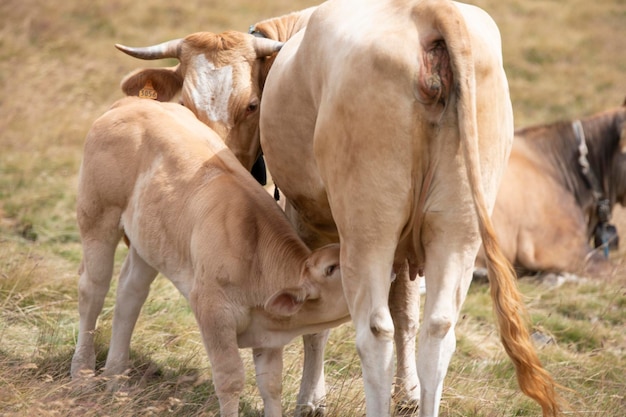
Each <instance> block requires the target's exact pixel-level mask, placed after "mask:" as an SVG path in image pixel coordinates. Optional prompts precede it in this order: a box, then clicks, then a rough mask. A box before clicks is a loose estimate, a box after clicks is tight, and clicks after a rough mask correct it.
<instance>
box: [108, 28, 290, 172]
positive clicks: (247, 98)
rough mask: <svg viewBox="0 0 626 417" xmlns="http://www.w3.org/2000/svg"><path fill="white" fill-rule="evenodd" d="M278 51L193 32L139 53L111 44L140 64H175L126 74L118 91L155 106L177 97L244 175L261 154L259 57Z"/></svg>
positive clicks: (266, 43)
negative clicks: (240, 166) (238, 163)
mask: <svg viewBox="0 0 626 417" xmlns="http://www.w3.org/2000/svg"><path fill="white" fill-rule="evenodd" d="M281 46H282V43H281V42H277V41H273V40H270V39H264V38H259V37H256V36H253V35H250V34H246V33H241V32H236V31H226V32H223V33H220V34H214V33H211V32H198V33H193V34H191V35H189V36H186V37H185V38H182V39H175V40H171V41H168V42H164V43H162V44H159V45H154V46H150V47H145V48H131V47H127V46H123V45H119V44H118V45H116V47H117V48H118V49H120V50H121V51H123V52H125V53H127V54H129V55H132V56H134V57H137V58H141V59H161V58H176V59H178V60H179V61H180V64H179V65H177V66H175V67H171V68H146V69H138V70H136V71H134V72H132V73H131V74H129V75H128V76H127V77H126V78H125V79H124V80H123V81H122V90H123V91H124V92H125V93H126V94H127V95H129V96H142V97H146V98H153V99H156V100H159V101H170V100H172V99H173V98H175V97H176V96H177V95H178V94H180V101H181V103H182V104H183V105H184V106H186V107H188V108H189V109H190V110H191V111H192V112H193V113H194V114H195V115H196V116H197V117H198V119H200V120H201V121H202V122H204V123H206V124H207V125H208V126H209V127H210V128H212V129H213V130H215V132H217V133H218V134H219V135H220V136H221V137H222V138H223V139H224V142H225V143H226V145H227V146H228V147H229V148H230V149H231V150H232V151H233V152H234V154H235V156H237V159H239V161H241V163H242V164H243V166H244V167H246V168H247V169H248V170H250V169H251V168H252V166H253V164H254V162H255V161H256V159H257V157H258V156H259V155H260V152H261V149H260V146H259V132H258V125H259V103H260V100H261V90H262V88H263V82H264V80H265V77H266V75H267V65H266V61H267V60H266V59H265V58H266V57H270V56H272V55H274V54H275V52H276V51H278V50H279V49H280V48H281Z"/></svg>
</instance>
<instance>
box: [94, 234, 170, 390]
mask: <svg viewBox="0 0 626 417" xmlns="http://www.w3.org/2000/svg"><path fill="white" fill-rule="evenodd" d="M157 274H158V271H157V270H156V269H154V268H152V267H151V266H150V265H148V264H147V263H146V262H145V261H144V260H143V259H142V258H141V257H140V256H139V255H138V254H137V251H136V250H135V249H134V247H133V246H131V247H130V249H129V251H128V256H127V257H126V260H125V261H124V265H123V266H122V271H121V273H120V279H119V284H118V287H117V296H116V300H115V313H114V316H113V326H112V331H111V344H110V347H109V354H108V356H107V361H106V364H105V366H104V375H105V376H115V375H121V374H122V373H123V372H124V371H125V370H126V368H127V367H128V359H129V354H130V339H131V336H132V333H133V330H134V328H135V324H136V323H137V318H138V317H139V313H140V311H141V307H142V306H143V304H144V302H145V301H146V298H147V297H148V294H149V292H150V284H152V282H153V281H154V279H155V278H156V276H157ZM108 386H109V389H112V390H114V389H117V387H118V381H117V380H116V379H112V380H111V381H110V383H109V384H108Z"/></svg>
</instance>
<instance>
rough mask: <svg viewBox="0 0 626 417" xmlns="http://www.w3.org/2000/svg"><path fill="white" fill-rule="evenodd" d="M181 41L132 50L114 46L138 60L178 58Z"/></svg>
mask: <svg viewBox="0 0 626 417" xmlns="http://www.w3.org/2000/svg"><path fill="white" fill-rule="evenodd" d="M182 43H183V39H182V38H181V39H174V40H171V41H167V42H163V43H160V44H158V45H152V46H145V47H142V48H133V47H130V46H124V45H120V44H119V43H116V44H115V47H116V48H117V49H119V50H120V51H122V52H124V53H126V54H128V55H130V56H133V57H135V58H139V59H161V58H178V55H179V54H180V46H181V45H182Z"/></svg>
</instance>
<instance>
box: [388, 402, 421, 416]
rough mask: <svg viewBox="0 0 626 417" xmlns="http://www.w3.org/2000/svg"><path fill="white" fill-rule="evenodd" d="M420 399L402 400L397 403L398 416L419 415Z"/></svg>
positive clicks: (396, 414)
mask: <svg viewBox="0 0 626 417" xmlns="http://www.w3.org/2000/svg"><path fill="white" fill-rule="evenodd" d="M418 414H419V400H402V401H398V402H397V403H396V413H395V414H394V416H396V417H417V415H418Z"/></svg>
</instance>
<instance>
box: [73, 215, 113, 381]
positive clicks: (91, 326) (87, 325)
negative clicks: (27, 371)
mask: <svg viewBox="0 0 626 417" xmlns="http://www.w3.org/2000/svg"><path fill="white" fill-rule="evenodd" d="M108 214H109V215H108V216H103V217H102V219H101V221H100V222H99V224H98V226H97V227H92V228H90V229H89V230H88V231H87V232H85V231H84V230H82V229H81V238H82V242H83V244H82V246H83V261H82V264H81V271H80V279H79V281H78V312H79V325H78V340H77V341H76V349H75V351H74V356H73V357H72V365H71V371H70V372H71V375H72V378H73V379H77V378H79V377H81V376H90V375H93V373H94V371H95V365H96V355H95V347H94V338H95V329H96V322H97V320H98V316H99V315H100V312H101V311H102V307H103V305H104V299H105V297H106V295H107V292H108V291H109V286H110V284H111V278H112V275H113V264H114V256H115V249H116V247H117V244H118V242H119V240H120V239H121V231H120V230H119V229H118V224H119V215H118V214H116V213H108ZM79 221H80V219H79Z"/></svg>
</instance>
